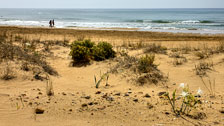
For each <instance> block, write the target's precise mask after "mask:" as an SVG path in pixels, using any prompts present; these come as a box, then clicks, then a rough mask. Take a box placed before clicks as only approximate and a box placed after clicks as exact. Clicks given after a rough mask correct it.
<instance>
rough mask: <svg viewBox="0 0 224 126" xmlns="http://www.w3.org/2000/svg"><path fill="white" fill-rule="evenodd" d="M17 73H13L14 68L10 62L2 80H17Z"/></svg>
mask: <svg viewBox="0 0 224 126" xmlns="http://www.w3.org/2000/svg"><path fill="white" fill-rule="evenodd" d="M15 77H16V76H15V73H14V72H13V70H12V68H11V67H10V64H9V63H8V61H7V62H6V67H5V69H4V70H3V73H2V77H1V78H2V79H3V80H11V79H13V78H15Z"/></svg>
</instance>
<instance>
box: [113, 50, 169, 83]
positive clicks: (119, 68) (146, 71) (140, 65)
mask: <svg viewBox="0 0 224 126" xmlns="http://www.w3.org/2000/svg"><path fill="white" fill-rule="evenodd" d="M154 60H155V55H154V54H151V55H145V56H142V57H141V58H136V57H133V56H129V55H125V56H124V57H120V58H117V61H118V62H119V63H117V64H116V65H115V66H114V67H113V68H112V69H111V70H110V72H112V73H121V74H123V76H124V77H126V78H128V80H131V81H132V82H135V83H137V84H139V85H144V84H147V83H149V84H151V83H153V84H158V83H159V82H164V81H166V80H167V78H166V77H165V76H164V75H163V74H162V73H161V71H160V70H158V69H157V65H155V64H154Z"/></svg>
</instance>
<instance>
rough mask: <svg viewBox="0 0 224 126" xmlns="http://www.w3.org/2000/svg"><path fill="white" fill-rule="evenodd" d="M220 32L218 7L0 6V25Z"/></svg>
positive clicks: (222, 19)
mask: <svg viewBox="0 0 224 126" xmlns="http://www.w3.org/2000/svg"><path fill="white" fill-rule="evenodd" d="M51 19H54V20H55V26H56V27H57V28H66V27H70V28H74V27H78V28H79V27H82V28H134V29H138V30H139V31H162V32H163V31H165V32H196V33H197V32H198V33H224V8H220V9H0V25H21V26H42V27H48V26H49V20H51Z"/></svg>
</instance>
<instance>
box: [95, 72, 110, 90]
mask: <svg viewBox="0 0 224 126" xmlns="http://www.w3.org/2000/svg"><path fill="white" fill-rule="evenodd" d="M104 80H105V81H106V85H108V80H109V73H108V72H107V73H104V74H103V75H101V72H100V79H99V80H98V81H97V78H96V76H95V75H94V81H95V85H96V88H99V86H100V83H101V82H102V81H104Z"/></svg>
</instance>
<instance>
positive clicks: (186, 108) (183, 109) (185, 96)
mask: <svg viewBox="0 0 224 126" xmlns="http://www.w3.org/2000/svg"><path fill="white" fill-rule="evenodd" d="M179 87H180V88H181V93H180V95H179V96H178V97H177V93H176V92H177V90H174V91H173V93H172V99H171V97H170V95H169V93H168V92H167V93H166V94H165V96H166V97H167V98H168V100H169V103H170V105H171V106H172V109H173V111H174V113H175V114H176V115H181V114H186V115H188V114H189V113H190V112H191V111H192V109H195V108H196V107H197V104H198V103H199V102H200V100H198V98H197V97H196V96H200V95H201V94H202V90H201V89H200V88H199V89H198V91H197V95H194V94H192V93H191V92H190V91H189V87H188V86H186V84H184V83H181V84H180V86H179ZM177 99H181V106H180V107H179V108H178V107H177V106H176V102H177Z"/></svg>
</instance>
